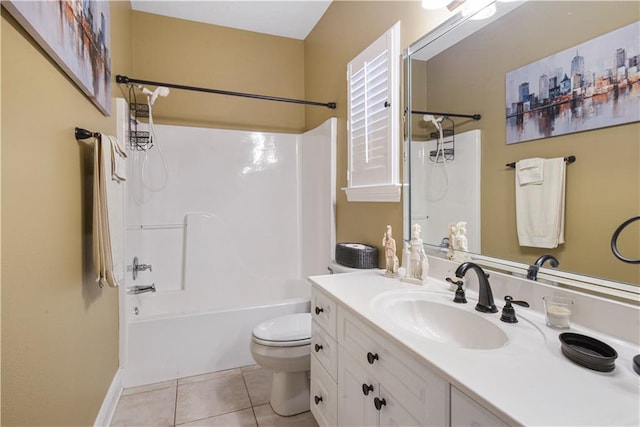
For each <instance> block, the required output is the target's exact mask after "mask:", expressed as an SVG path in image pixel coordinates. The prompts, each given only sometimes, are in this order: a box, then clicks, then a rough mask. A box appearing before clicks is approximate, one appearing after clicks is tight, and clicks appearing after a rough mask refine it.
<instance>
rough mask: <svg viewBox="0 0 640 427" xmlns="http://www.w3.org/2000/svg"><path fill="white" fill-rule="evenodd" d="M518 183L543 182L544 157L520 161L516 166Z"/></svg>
mask: <svg viewBox="0 0 640 427" xmlns="http://www.w3.org/2000/svg"><path fill="white" fill-rule="evenodd" d="M516 176H517V177H518V180H517V182H516V184H519V185H525V184H542V182H543V181H544V159H541V158H539V157H536V158H533V159H524V160H520V161H519V162H518V166H517V167H516Z"/></svg>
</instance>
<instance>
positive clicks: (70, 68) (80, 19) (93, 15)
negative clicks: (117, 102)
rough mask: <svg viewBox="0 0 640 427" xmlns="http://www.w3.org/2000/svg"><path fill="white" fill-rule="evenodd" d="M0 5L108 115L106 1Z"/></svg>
mask: <svg viewBox="0 0 640 427" xmlns="http://www.w3.org/2000/svg"><path fill="white" fill-rule="evenodd" d="M2 4H3V6H4V7H5V8H6V9H7V10H8V11H9V12H10V13H11V15H12V16H13V17H14V18H15V19H16V21H18V23H19V24H20V25H22V27H23V28H24V29H25V31H27V32H28V33H29V35H31V37H33V38H34V39H35V40H36V42H37V43H38V44H39V45H40V46H41V47H42V48H43V49H44V50H45V51H46V52H47V54H48V55H49V56H51V58H52V59H53V60H54V61H55V62H56V63H57V64H58V65H59V66H60V68H62V69H63V70H64V72H65V73H67V75H68V76H69V77H70V78H71V80H73V81H74V82H75V83H76V84H77V85H78V87H80V89H82V91H83V92H84V93H85V94H86V95H87V96H88V97H89V98H90V99H91V100H92V101H93V103H94V104H95V105H96V106H97V107H98V108H99V109H100V111H101V112H102V113H103V114H104V115H107V116H108V115H110V113H111V57H110V46H111V42H110V40H111V38H110V30H109V29H110V14H109V2H108V1H92V0H84V1H83V0H64V1H62V0H55V1H24V0H21V1H20V0H6V1H5V0H3V1H2Z"/></svg>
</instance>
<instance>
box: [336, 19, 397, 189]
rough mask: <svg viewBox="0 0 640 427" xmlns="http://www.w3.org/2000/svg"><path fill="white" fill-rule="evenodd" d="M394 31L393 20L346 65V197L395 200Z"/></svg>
mask: <svg viewBox="0 0 640 427" xmlns="http://www.w3.org/2000/svg"><path fill="white" fill-rule="evenodd" d="M399 33H400V23H397V24H395V25H394V26H393V27H392V28H391V29H389V30H388V31H387V32H386V33H385V34H383V35H382V36H381V37H380V38H379V39H378V40H376V41H375V42H373V44H371V45H370V46H369V47H368V48H367V49H365V50H364V51H363V52H362V53H361V54H360V55H358V56H357V57H356V58H354V59H353V60H352V61H351V62H350V63H349V64H348V65H347V80H348V91H349V93H348V101H349V102H348V118H347V122H348V123H347V126H348V147H349V148H348V150H349V151H348V155H349V170H348V187H347V188H345V191H346V192H347V199H348V200H349V201H386V202H392V201H399V200H400V183H399V170H398V169H399V162H398V160H399V144H398V139H399V134H398V121H399V117H398V103H399V95H398V91H399V77H398V76H399V72H398V61H399V53H400V52H399V51H400V43H399Z"/></svg>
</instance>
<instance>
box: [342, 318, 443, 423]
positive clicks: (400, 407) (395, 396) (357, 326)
mask: <svg viewBox="0 0 640 427" xmlns="http://www.w3.org/2000/svg"><path fill="white" fill-rule="evenodd" d="M337 326H338V336H337V338H338V364H339V369H338V394H339V396H340V400H339V401H338V425H344V426H348V425H374V426H377V425H385V426H386V425H404V426H417V425H420V426H429V425H433V426H443V425H447V424H448V404H447V403H448V395H449V384H448V383H447V382H446V381H444V380H442V379H441V378H440V377H439V376H437V375H436V374H435V373H433V372H432V371H431V370H429V369H427V368H426V367H424V366H423V365H422V364H421V363H420V362H418V361H417V360H416V359H414V358H413V357H412V356H411V355H409V354H407V353H406V351H403V350H402V349H401V348H399V347H398V346H397V345H395V344H393V343H391V342H390V341H389V340H387V339H385V338H384V337H382V335H381V334H379V333H378V332H376V331H375V330H374V329H372V328H371V327H369V326H367V325H365V324H364V323H363V322H362V321H360V320H358V319H357V318H356V317H355V316H353V315H352V314H350V313H349V312H348V311H347V310H346V309H343V308H342V307H340V306H339V307H338V322H337Z"/></svg>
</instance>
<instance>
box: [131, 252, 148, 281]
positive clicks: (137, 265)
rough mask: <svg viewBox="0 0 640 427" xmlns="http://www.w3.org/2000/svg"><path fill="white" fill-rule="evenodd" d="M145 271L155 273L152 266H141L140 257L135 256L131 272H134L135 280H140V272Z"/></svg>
mask: <svg viewBox="0 0 640 427" xmlns="http://www.w3.org/2000/svg"><path fill="white" fill-rule="evenodd" d="M145 270H149V271H153V270H152V269H151V264H140V263H138V257H137V256H134V257H133V265H132V266H131V272H132V275H133V280H136V279H137V278H138V272H139V271H145Z"/></svg>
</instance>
